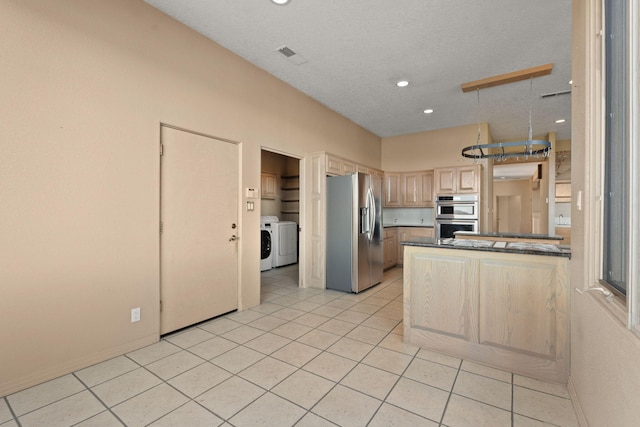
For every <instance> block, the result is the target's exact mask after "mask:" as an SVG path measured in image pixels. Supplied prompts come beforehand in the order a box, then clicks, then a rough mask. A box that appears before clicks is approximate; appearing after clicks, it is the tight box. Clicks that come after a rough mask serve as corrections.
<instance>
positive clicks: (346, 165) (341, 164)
mask: <svg viewBox="0 0 640 427" xmlns="http://www.w3.org/2000/svg"><path fill="white" fill-rule="evenodd" d="M326 168H327V175H348V174H350V173H355V172H356V164H355V163H354V162H350V161H349V160H345V159H342V158H340V157H336V156H331V155H328V154H327V164H326Z"/></svg>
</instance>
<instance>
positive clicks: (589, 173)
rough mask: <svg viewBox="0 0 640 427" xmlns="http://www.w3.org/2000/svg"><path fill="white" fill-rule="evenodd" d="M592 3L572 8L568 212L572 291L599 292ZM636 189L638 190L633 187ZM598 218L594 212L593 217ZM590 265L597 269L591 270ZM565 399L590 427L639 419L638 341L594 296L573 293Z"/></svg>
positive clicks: (596, 70) (595, 6)
mask: <svg viewBox="0 0 640 427" xmlns="http://www.w3.org/2000/svg"><path fill="white" fill-rule="evenodd" d="M599 5H600V1H598V0H588V1H583V0H574V1H573V49H572V51H573V56H572V64H573V70H572V78H573V88H572V96H571V98H572V114H571V121H572V145H573V149H572V150H571V156H572V158H571V180H572V200H576V199H577V197H576V195H577V192H578V191H582V203H583V209H582V210H579V209H578V208H577V206H576V203H575V202H574V203H573V206H572V212H571V229H572V236H571V240H572V244H571V249H572V256H571V289H574V288H584V287H585V286H590V285H597V283H594V282H593V278H592V274H595V273H594V269H596V270H597V263H594V262H593V261H592V259H593V258H592V255H593V253H594V247H595V246H596V245H599V244H600V243H599V241H598V240H597V236H598V235H599V227H598V225H597V221H596V218H594V217H593V216H592V212H593V209H591V207H592V206H596V207H597V197H598V190H597V185H598V184H597V182H598V179H599V172H598V171H599V165H598V164H597V163H594V162H593V159H591V158H590V157H589V156H587V155H586V154H585V153H588V152H590V151H591V148H590V147H591V146H592V145H595V146H596V147H598V146H599V145H600V141H599V135H600V133H599V132H598V130H597V125H598V122H599V121H598V120H597V117H594V120H590V119H589V118H590V117H591V114H593V111H594V110H593V108H594V107H596V105H595V103H596V102H597V100H598V99H599V97H598V95H597V92H594V91H593V89H594V88H595V86H596V85H597V83H598V81H599V79H600V67H599V65H598V62H597V59H596V58H595V57H594V56H593V54H594V53H595V49H597V45H598V44H599V43H600V39H599V37H597V31H598V29H599V28H600V26H599V24H598V22H600V21H599V20H598V17H597V9H598V7H599ZM632 185H638V183H632ZM596 210H597V209H596ZM594 264H596V265H595V266H594ZM571 299H572V301H571V378H570V384H571V391H572V393H573V396H572V398H573V399H574V403H575V405H576V406H577V407H578V408H579V411H580V412H581V413H582V415H583V416H584V420H586V421H587V422H588V425H590V426H634V425H637V423H638V420H639V419H640V405H638V401H639V398H640V363H638V360H639V357H640V338H638V337H637V336H636V335H634V334H633V333H632V332H631V331H629V330H628V329H626V327H625V325H624V324H623V322H622V321H620V320H618V319H617V318H616V317H614V316H613V315H612V314H611V312H610V310H609V309H608V308H606V306H605V304H608V303H605V302H603V300H602V299H601V298H600V297H599V296H598V295H595V294H593V293H588V294H584V295H579V294H578V293H576V292H572V293H571Z"/></svg>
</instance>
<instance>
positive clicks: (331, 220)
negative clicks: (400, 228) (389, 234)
mask: <svg viewBox="0 0 640 427" xmlns="http://www.w3.org/2000/svg"><path fill="white" fill-rule="evenodd" d="M381 197H382V177H380V176H374V175H368V174H364V173H356V174H352V175H344V176H331V177H327V258H326V259H327V271H326V278H327V289H336V290H339V291H345V292H355V293H357V292H360V291H363V290H365V289H367V288H369V287H371V286H373V285H376V284H378V283H380V282H381V281H382V270H383V263H384V259H383V252H382V249H383V233H382V205H381Z"/></svg>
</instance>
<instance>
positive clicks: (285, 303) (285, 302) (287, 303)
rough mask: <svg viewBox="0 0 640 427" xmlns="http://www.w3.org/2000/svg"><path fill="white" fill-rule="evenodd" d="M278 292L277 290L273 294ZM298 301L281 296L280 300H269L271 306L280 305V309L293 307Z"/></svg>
mask: <svg viewBox="0 0 640 427" xmlns="http://www.w3.org/2000/svg"><path fill="white" fill-rule="evenodd" d="M278 291H279V290H275V291H274V292H278ZM299 301H300V300H299V299H297V298H292V297H289V296H282V294H281V296H280V298H276V299H274V300H271V301H270V302H271V303H273V304H278V305H281V306H282V307H281V308H284V307H290V306H292V305H294V304H295V303H297V302H299ZM274 313H275V312H274ZM272 314H273V313H272Z"/></svg>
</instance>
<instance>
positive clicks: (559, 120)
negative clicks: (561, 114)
mask: <svg viewBox="0 0 640 427" xmlns="http://www.w3.org/2000/svg"><path fill="white" fill-rule="evenodd" d="M564 122H566V120H565V119H558V120H556V123H564Z"/></svg>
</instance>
